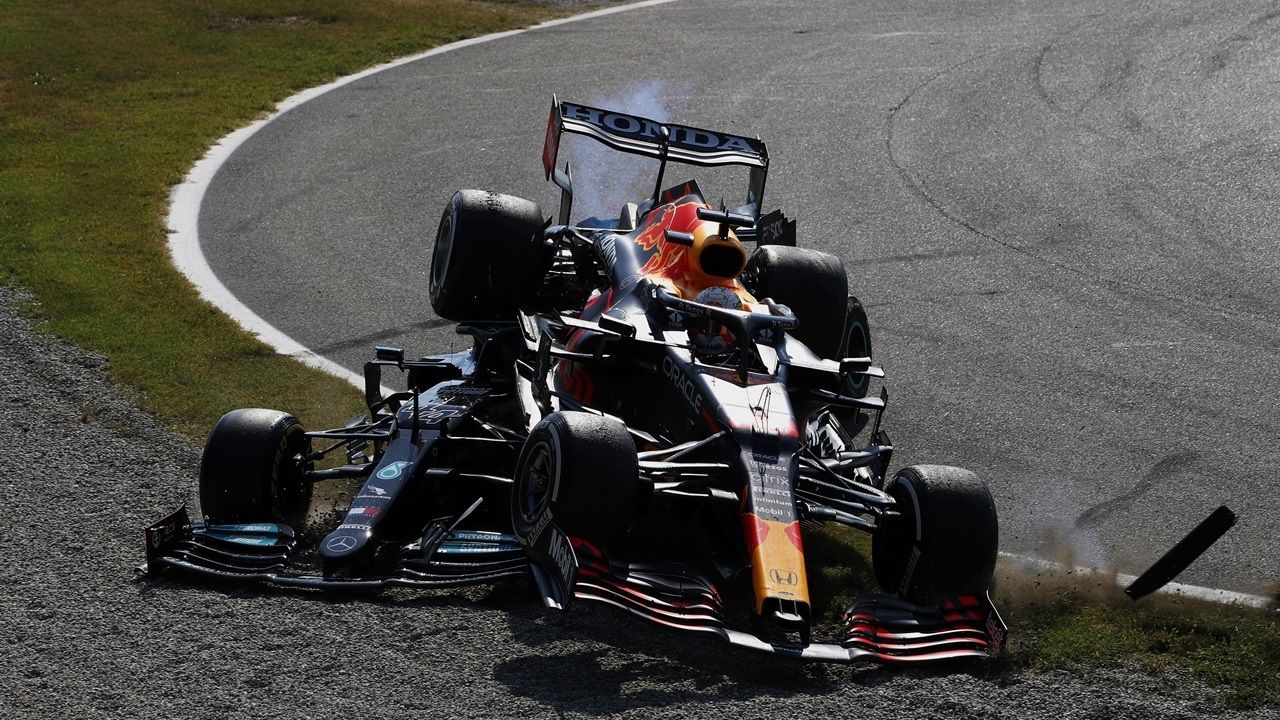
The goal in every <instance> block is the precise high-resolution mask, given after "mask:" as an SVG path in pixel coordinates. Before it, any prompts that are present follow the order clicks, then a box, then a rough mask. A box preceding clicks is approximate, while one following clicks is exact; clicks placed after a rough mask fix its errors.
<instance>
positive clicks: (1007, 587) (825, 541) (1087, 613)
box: [805, 526, 1280, 709]
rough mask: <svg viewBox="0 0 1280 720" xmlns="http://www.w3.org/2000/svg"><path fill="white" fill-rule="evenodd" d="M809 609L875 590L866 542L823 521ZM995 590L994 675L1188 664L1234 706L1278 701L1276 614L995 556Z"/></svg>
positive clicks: (812, 545)
mask: <svg viewBox="0 0 1280 720" xmlns="http://www.w3.org/2000/svg"><path fill="white" fill-rule="evenodd" d="M805 547H806V554H807V555H808V557H809V558H811V559H817V558H844V561H842V562H830V561H828V562H824V563H821V564H816V567H811V568H810V574H809V585H810V590H811V591H812V599H813V601H814V613H815V617H817V618H819V619H820V620H821V621H823V622H836V621H838V620H839V618H840V614H841V613H842V612H843V610H844V608H845V607H847V606H848V604H849V602H850V601H851V600H852V599H853V598H854V597H855V596H856V595H858V594H860V593H863V592H868V591H875V590H876V589H877V587H876V581H875V574H874V572H873V571H872V569H871V543H870V541H869V538H868V537H867V536H866V535H864V534H862V533H859V532H856V531H854V530H850V529H848V528H843V527H834V526H824V527H822V528H820V529H818V530H816V531H810V532H806V534H805ZM992 597H993V599H994V601H995V603H996V607H997V608H999V610H1000V612H1001V615H1002V617H1003V618H1004V620H1005V622H1006V623H1007V624H1008V625H1009V627H1010V631H1009V644H1008V648H1007V650H1006V652H1004V653H1003V654H1002V655H1000V656H998V657H997V658H995V660H994V662H993V664H992V666H991V668H990V669H991V670H992V671H994V672H995V673H996V674H997V675H1000V674H1004V675H1014V674H1018V673H1025V672H1042V671H1045V670H1051V669H1068V670H1072V671H1075V672H1077V673H1079V674H1081V675H1084V676H1087V675H1089V674H1091V673H1093V672H1095V671H1097V670H1098V669H1100V668H1128V669H1136V670H1138V671H1143V672H1152V673H1158V672H1161V671H1164V670H1170V669H1183V670H1188V671H1190V672H1191V673H1192V674H1193V675H1194V676H1196V677H1198V678H1199V679H1201V680H1202V681H1204V682H1206V683H1208V684H1209V685H1211V686H1214V687H1217V688H1221V689H1222V691H1223V692H1222V695H1221V696H1220V702H1221V703H1222V705H1223V706H1225V707H1228V708H1234V709H1253V708H1257V707H1260V706H1263V705H1276V704H1280V613H1277V612H1273V611H1264V610H1257V609H1252V608H1244V607H1240V606H1226V605H1220V604H1216V603H1208V602H1203V601H1198V600H1191V599H1187V598H1183V597H1176V596H1169V595H1152V596H1149V597H1146V598H1143V599H1142V600H1140V601H1138V602H1134V601H1132V600H1130V599H1129V598H1128V597H1127V596H1126V595H1124V593H1123V592H1121V590H1120V588H1119V587H1118V586H1117V585H1116V584H1115V583H1114V581H1113V580H1112V579H1111V577H1109V576H1107V575H1106V574H1103V573H1097V574H1076V573H1068V572H1065V571H1047V570H1027V569H1025V568H1020V567H1016V566H1015V565H1013V564H1012V563H1006V562H1004V561H1002V563H1001V565H1000V567H999V568H998V569H997V573H996V588H995V590H994V591H993V593H992Z"/></svg>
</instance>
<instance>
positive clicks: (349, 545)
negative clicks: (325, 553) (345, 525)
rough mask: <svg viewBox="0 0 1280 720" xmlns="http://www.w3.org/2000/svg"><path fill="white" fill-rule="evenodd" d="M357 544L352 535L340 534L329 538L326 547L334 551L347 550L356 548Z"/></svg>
mask: <svg viewBox="0 0 1280 720" xmlns="http://www.w3.org/2000/svg"><path fill="white" fill-rule="evenodd" d="M355 546H356V539H355V538H353V537H351V536H350V535H339V536H338V537H336V538H329V542H327V543H325V544H324V549H325V550H332V551H334V552H346V551H348V550H352V549H354V548H355Z"/></svg>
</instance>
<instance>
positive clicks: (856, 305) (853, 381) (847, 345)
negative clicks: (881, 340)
mask: <svg viewBox="0 0 1280 720" xmlns="http://www.w3.org/2000/svg"><path fill="white" fill-rule="evenodd" d="M840 356H841V357H842V358H847V357H871V323H870V322H869V321H868V320H867V311H866V310H864V309H863V307H862V303H861V302H859V301H858V298H856V297H854V296H852V295H850V296H849V299H848V303H847V305H846V306H845V313H844V337H843V338H842V340H841V345H840ZM870 387H871V378H869V377H867V376H866V375H849V376H848V377H846V378H845V383H844V392H845V394H846V395H848V396H850V397H859V398H860V397H866V396H867V390H868V388H870Z"/></svg>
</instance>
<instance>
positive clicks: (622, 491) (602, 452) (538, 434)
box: [511, 412, 640, 547]
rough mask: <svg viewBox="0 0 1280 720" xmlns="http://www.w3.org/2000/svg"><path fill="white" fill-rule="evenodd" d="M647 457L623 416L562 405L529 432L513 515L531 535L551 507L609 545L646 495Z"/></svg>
mask: <svg viewBox="0 0 1280 720" xmlns="http://www.w3.org/2000/svg"><path fill="white" fill-rule="evenodd" d="M639 475H640V473H639V460H638V458H637V456H636V447H635V443H634V442H633V441H632V440H631V435H630V433H628V432H627V429H626V428H625V427H624V426H623V425H622V423H620V422H618V421H617V420H614V419H612V418H607V417H603V416H600V415H592V414H590V413H583V412H555V413H551V414H550V415H548V416H547V417H545V418H543V419H542V421H541V422H539V423H538V424H537V425H536V426H535V427H534V428H533V432H531V433H529V437H528V439H527V440H525V443H524V448H523V449H522V450H521V451H520V460H519V462H518V463H517V465H516V478H515V487H514V488H513V491H512V493H511V519H512V525H513V527H514V530H515V533H516V535H517V536H518V537H520V538H522V539H524V540H526V541H528V542H530V543H532V542H533V540H534V539H535V538H532V537H530V535H531V534H532V533H533V532H534V530H535V528H536V526H537V525H538V523H539V519H540V518H542V517H543V515H544V514H546V513H549V514H550V519H551V521H552V522H554V523H555V524H556V525H557V526H559V528H560V529H561V530H563V531H564V532H565V534H567V535H570V536H573V537H579V538H582V539H584V540H587V541H589V542H592V543H595V544H598V545H601V546H603V547H609V546H611V545H615V544H616V543H618V542H620V541H621V540H622V539H623V538H624V537H625V536H626V533H627V530H628V529H629V528H630V526H631V522H632V520H634V519H635V514H636V509H637V506H638V503H639V500H640V481H639Z"/></svg>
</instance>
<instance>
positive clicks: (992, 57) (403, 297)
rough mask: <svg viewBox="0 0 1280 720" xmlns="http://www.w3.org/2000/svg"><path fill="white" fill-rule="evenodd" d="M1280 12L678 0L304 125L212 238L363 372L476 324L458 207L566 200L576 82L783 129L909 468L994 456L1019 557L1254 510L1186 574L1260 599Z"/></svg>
mask: <svg viewBox="0 0 1280 720" xmlns="http://www.w3.org/2000/svg"><path fill="white" fill-rule="evenodd" d="M1278 29H1280V13H1278V12H1277V11H1275V10H1274V4H1272V3H1266V2H1233V3H1214V4H1213V5H1212V6H1211V7H1210V6H1206V5H1205V4H1198V3H1149V2H1145V3H1127V2H1086V3H1051V2H1031V3H1000V2H977V3H965V4H963V5H961V4H955V3H898V2H884V3H867V2H858V3H847V2H825V3H803V4H795V3H778V2H774V3H762V2H752V3H745V2H744V3H726V2H715V3H710V2H692V1H689V2H676V3H673V4H669V5H662V6H658V7H652V8H645V9H640V10H635V11H631V12H625V13H620V14H616V15H612V16H608V17H603V18H597V19H593V20H589V21H585V22H581V23H575V24H571V25H565V26H561V27H557V28H552V29H547V30H541V31H536V32H531V33H527V34H524V35H520V36H517V37H513V38H507V39H503V40H500V41H497V42H493V43H488V44H483V45H479V46H475V47H470V48H465V49H462V50H458V51H455V52H452V53H447V54H445V55H442V56H438V57H434V58H430V59H427V60H425V61H422V62H417V63H411V64H409V65H405V66H402V67H399V68H396V69H393V70H390V71H387V72H383V73H379V74H377V75H374V76H371V77H368V78H365V79H363V80H360V81H357V82H355V83H352V84H350V85H347V86H345V87H342V88H340V89H338V90H336V91H334V92H331V93H328V94H326V95H324V96H322V97H320V98H318V99H315V100H313V101H311V102H308V103H306V104H304V105H302V106H301V107H298V108H296V109H294V110H292V111H290V112H288V113H286V114H285V115H284V116H282V117H280V118H278V119H277V120H276V121H274V122H272V123H270V124H269V125H268V126H267V127H266V128H264V129H263V130H262V131H260V132H259V133H258V134H256V135H255V136H254V137H252V138H251V139H250V140H249V141H248V142H247V143H246V144H244V145H243V146H241V147H240V149H239V150H238V151H236V152H235V153H234V154H233V155H232V156H231V158H230V160H229V161H228V162H227V163H226V164H225V165H224V166H223V168H222V170H221V171H220V172H219V174H218V175H217V176H216V177H215V178H214V181H213V183H212V185H211V187H210V189H209V192H208V194H207V196H206V199H205V203H204V205H203V208H202V212H201V216H200V235H201V241H202V246H203V248H204V251H205V253H206V255H207V256H208V258H209V261H210V264H211V265H212V267H213V269H214V271H215V272H216V273H217V274H218V276H219V277H220V278H221V279H222V281H223V282H224V283H225V284H226V285H227V287H228V288H229V289H230V290H231V291H232V292H233V293H234V294H236V295H237V296H238V297H239V298H240V299H241V300H242V301H243V302H244V303H245V304H247V305H248V306H249V307H250V308H252V309H253V310H254V311H255V312H257V313H258V314H259V315H261V316H262V317H264V318H265V319H266V320H267V321H268V322H271V323H272V324H274V325H275V326H276V327H278V328H280V329H281V330H283V331H284V332H285V333H286V334H288V335H290V336H292V337H293V338H295V339H297V340H299V341H300V342H301V343H302V344H304V345H306V346H308V347H310V348H312V349H314V350H316V351H317V352H319V353H320V354H322V355H326V356H329V357H331V358H333V359H335V360H337V361H339V362H341V363H342V364H344V365H346V366H348V367H351V368H353V369H358V367H359V366H360V364H361V363H362V362H363V361H364V360H365V359H366V358H367V357H368V356H369V353H370V350H369V348H370V347H371V346H372V345H373V344H374V343H376V342H394V343H400V344H404V345H405V346H407V347H408V348H409V350H410V352H411V353H418V352H421V353H423V354H425V353H428V352H438V351H444V350H451V349H458V348H460V347H461V346H462V345H461V341H460V340H459V339H457V338H456V337H455V336H454V335H453V334H452V330H451V327H450V326H449V325H448V324H447V323H445V322H443V321H441V320H440V319H438V318H436V317H434V316H433V315H432V313H431V311H430V307H429V304H428V302H427V300H426V294H425V293H426V285H427V281H426V273H427V269H428V263H429V258H430V251H431V244H432V239H433V238H434V232H435V225H436V222H437V220H438V216H439V212H440V210H441V209H442V208H443V206H444V203H445V201H446V200H447V199H448V197H449V195H450V194H451V193H452V191H453V190H455V189H457V188H462V187H478V188H483V189H493V190H498V191H503V192H509V193H513V194H516V195H520V196H523V197H528V198H531V199H534V200H537V201H539V202H540V203H542V204H543V206H544V208H546V209H547V212H548V213H550V212H551V211H552V210H553V209H554V207H555V203H556V199H557V197H558V196H557V195H556V194H555V193H554V192H553V191H554V188H553V187H551V186H550V185H549V184H547V183H544V182H543V181H542V178H541V173H540V169H539V151H540V148H541V142H542V137H543V127H544V122H545V115H546V110H547V106H548V104H549V98H550V95H551V93H552V92H555V93H558V94H559V95H560V97H562V98H566V99H574V100H578V101H581V102H587V103H593V102H594V103H610V104H613V105H615V106H616V105H620V106H621V108H620V109H630V110H633V111H637V112H646V111H647V112H658V113H662V114H665V115H667V116H669V117H668V118H664V119H673V120H679V121H682V122H686V123H688V124H693V125H700V126H703V127H710V128H714V129H723V130H728V131H732V132H739V133H744V134H745V133H756V134H759V135H760V136H761V137H763V138H764V139H765V140H766V141H767V142H768V144H769V148H770V154H771V158H772V160H773V164H772V172H771V175H770V182H769V187H768V191H767V200H766V206H768V207H774V206H778V207H782V208H783V209H784V210H785V211H786V212H787V213H788V214H790V215H791V216H793V217H795V218H797V219H798V220H799V237H800V242H801V244H802V245H804V246H808V247H815V248H819V249H823V250H827V251H830V252H833V253H836V254H838V255H839V256H841V257H842V258H843V260H844V262H845V265H846V267H847V268H848V271H849V274H850V277H851V282H852V287H853V288H854V289H855V292H856V293H857V294H858V295H859V296H860V297H861V298H862V299H863V301H864V303H865V304H866V306H867V308H868V311H869V313H870V317H871V322H872V328H873V335H874V338H875V343H876V354H877V357H878V359H879V360H881V361H882V362H883V364H884V366H885V367H886V369H887V371H888V372H889V378H888V381H887V382H888V384H889V387H890V390H891V394H892V400H891V404H890V410H889V413H888V415H887V418H886V427H888V428H889V429H890V430H891V432H892V434H893V436H894V438H895V439H896V440H897V442H898V445H899V448H900V450H899V452H898V453H897V454H896V458H897V459H898V460H900V461H901V462H903V463H904V464H905V463H908V462H913V461H929V462H944V463H948V464H957V465H962V466H966V467H969V468H972V469H974V470H976V471H977V472H979V473H980V474H982V475H983V476H984V477H985V478H987V480H988V481H989V483H990V484H991V485H992V488H993V490H994V493H995V496H996V499H997V502H998V504H999V509H1000V513H1001V524H1002V528H1001V529H1002V547H1003V549H1005V550H1007V551H1013V552H1035V551H1039V552H1042V553H1043V552H1046V547H1045V546H1046V544H1058V545H1065V546H1066V547H1068V548H1069V549H1070V550H1071V551H1072V552H1074V553H1075V554H1076V556H1077V557H1078V558H1079V559H1080V560H1081V561H1083V562H1088V563H1094V564H1101V565H1115V566H1118V567H1120V568H1122V569H1127V570H1130V571H1139V570H1141V569H1142V568H1143V567H1145V565H1146V564H1148V563H1150V562H1151V561H1152V560H1154V558H1156V557H1158V556H1159V554H1160V553H1161V552H1162V551H1163V550H1164V549H1165V548H1167V547H1168V546H1169V545H1171V544H1172V543H1173V542H1175V541H1176V540H1177V539H1178V538H1179V537H1181V534H1182V533H1184V532H1186V530H1188V529H1189V528H1190V527H1192V526H1193V525H1194V524H1195V523H1196V522H1197V521H1199V520H1200V519H1201V518H1202V517H1203V516H1204V515H1206V514H1207V513H1208V512H1209V511H1210V510H1212V509H1213V508H1214V507H1216V506H1218V505H1219V504H1227V505H1229V506H1230V507H1232V508H1233V509H1234V510H1236V511H1237V512H1238V513H1239V514H1240V516H1241V517H1242V520H1241V522H1240V524H1239V525H1238V526H1237V527H1236V528H1235V529H1234V530H1233V531H1232V532H1231V533H1229V534H1228V535H1227V536H1226V537H1225V538H1224V539H1223V540H1222V541H1221V542H1220V543H1219V545H1218V546H1216V547H1215V548H1213V549H1212V550H1211V551H1210V552H1209V553H1208V554H1207V555H1206V556H1204V557H1203V558H1202V559H1201V561H1200V562H1198V563H1197V564H1196V565H1195V566H1194V567H1193V568H1192V569H1191V570H1190V571H1189V572H1188V573H1186V574H1185V575H1184V576H1183V578H1181V579H1182V580H1183V581H1185V582H1190V583H1195V584H1201V585H1208V586H1213V587H1222V588H1229V589H1235V590H1245V591H1260V590H1262V589H1263V588H1265V587H1266V586H1267V584H1268V583H1270V582H1272V581H1274V580H1276V579H1277V578H1280V552H1277V550H1280V540H1278V538H1280V500H1278V498H1280V492H1277V491H1276V472H1275V470H1276V468H1277V466H1280V450H1278V449H1277V442H1276V440H1277V437H1278V436H1280V432H1278V430H1280V422H1278V421H1277V418H1278V417H1280V415H1278V414H1277V410H1280V401H1278V400H1277V397H1278V396H1280V361H1278V358H1277V351H1278V350H1280V331H1278V328H1280V244H1277V242H1276V237H1277V236H1278V235H1280V214H1278V213H1277V207H1280V205H1278V204H1277V200H1278V199H1280V198H1278V197H1277V192H1278V191H1277V187H1280V182H1278V181H1280V164H1277V158H1278V153H1280V150H1277V147H1278V146H1277V139H1278V136H1277V134H1276V129H1275V128H1276V126H1275V122H1274V118H1275V117H1276V116H1277V115H1276V110H1277V94H1276V91H1275V87H1276V85H1275V82H1276V81H1277V78H1280V75H1277V71H1278V67H1277V65H1276V62H1275V58H1276V57H1277V51H1280V40H1278V38H1280V36H1278V35H1277V30H1278ZM655 108H656V109H655ZM581 142H582V143H587V142H589V141H586V140H582V141H581ZM600 157H607V156H601V155H599V154H597V155H596V156H592V157H589V158H582V157H581V156H580V159H586V160H588V161H589V162H591V163H596V164H599V163H600ZM616 157H617V156H613V158H616ZM628 167H634V166H633V165H632V166H628ZM586 168H588V165H587V164H584V163H581V162H580V163H579V164H578V170H579V173H580V174H582V173H585V172H586ZM645 172H647V171H645ZM623 174H624V175H627V174H629V171H628V172H624V173H623ZM648 177H649V176H648V175H646V176H645V178H646V180H647V181H648V182H651V180H648ZM676 179H678V178H675V177H674V176H672V180H673V181H674V180H676ZM624 184H625V183H624ZM645 191H646V189H645V186H644V183H643V182H642V183H640V185H639V188H637V192H639V193H641V194H643V193H644V192H645ZM731 199H732V198H731ZM615 212H616V211H615ZM1059 549H1060V548H1059Z"/></svg>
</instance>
